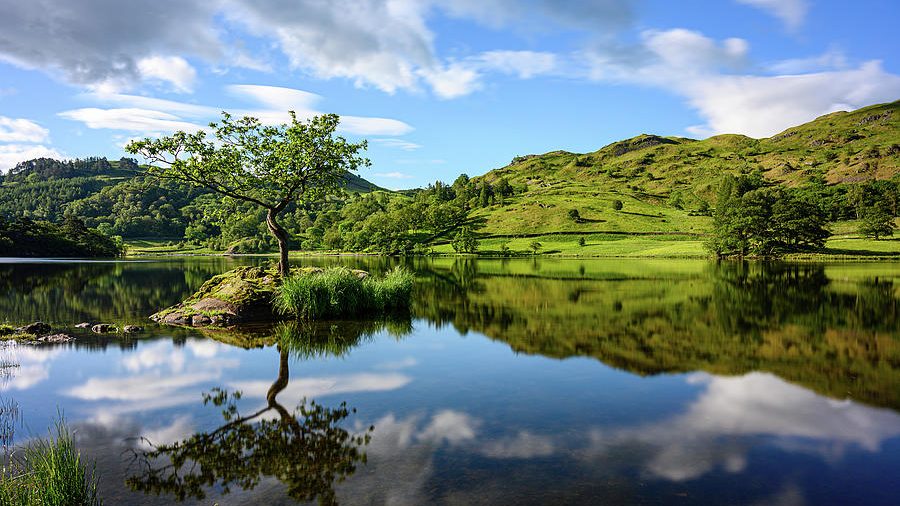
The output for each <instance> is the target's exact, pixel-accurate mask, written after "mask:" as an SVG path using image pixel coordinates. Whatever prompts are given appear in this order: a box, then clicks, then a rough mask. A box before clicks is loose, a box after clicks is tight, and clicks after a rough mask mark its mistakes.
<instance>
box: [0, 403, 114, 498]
mask: <svg viewBox="0 0 900 506" xmlns="http://www.w3.org/2000/svg"><path fill="white" fill-rule="evenodd" d="M0 504H3V505H10V506H95V505H97V506H99V505H100V504H102V501H101V500H100V497H99V496H98V494H97V474H96V472H95V469H94V467H93V466H92V467H91V471H90V472H88V470H87V464H86V463H85V462H84V461H82V459H81V454H80V453H79V452H78V450H77V449H76V448H75V440H74V438H73V437H72V434H71V433H70V432H69V429H68V428H67V427H66V425H65V422H64V421H63V420H59V421H58V422H56V437H53V435H52V434H51V436H50V437H49V438H48V439H39V440H37V441H34V442H32V443H30V444H29V445H28V446H26V447H25V448H24V449H23V450H22V454H21V455H12V456H11V457H10V458H9V462H8V465H7V466H6V467H4V468H3V469H2V472H0Z"/></svg>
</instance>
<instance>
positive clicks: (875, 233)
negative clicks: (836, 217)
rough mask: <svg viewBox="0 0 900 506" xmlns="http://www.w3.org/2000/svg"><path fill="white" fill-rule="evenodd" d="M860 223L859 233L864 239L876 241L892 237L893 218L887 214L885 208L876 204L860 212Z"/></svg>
mask: <svg viewBox="0 0 900 506" xmlns="http://www.w3.org/2000/svg"><path fill="white" fill-rule="evenodd" d="M861 218H862V222H861V223H860V225H859V233H860V234H862V235H864V236H866V237H873V238H875V240H876V241H877V240H878V239H880V238H882V237H886V236H892V235H894V216H893V215H892V214H891V213H890V212H888V209H887V206H885V205H884V204H883V203H881V202H878V203H876V204H874V205H872V206H869V207H865V208H864V209H863V211H862V217H861Z"/></svg>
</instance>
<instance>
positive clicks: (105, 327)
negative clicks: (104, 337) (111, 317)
mask: <svg viewBox="0 0 900 506" xmlns="http://www.w3.org/2000/svg"><path fill="white" fill-rule="evenodd" d="M115 331H116V328H115V327H114V326H112V325H110V324H109V323H98V324H96V325H94V326H93V327H91V332H93V333H95V334H106V333H107V332H115Z"/></svg>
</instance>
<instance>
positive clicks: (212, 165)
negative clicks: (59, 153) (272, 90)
mask: <svg viewBox="0 0 900 506" xmlns="http://www.w3.org/2000/svg"><path fill="white" fill-rule="evenodd" d="M290 115H291V122H290V123H287V124H281V125H263V124H262V123H260V121H259V120H258V119H256V118H252V117H249V116H245V117H243V118H241V119H232V117H231V115H230V114H228V113H226V112H223V113H222V120H221V121H220V122H219V123H210V125H209V129H210V132H211V135H208V134H207V132H206V131H203V130H201V131H198V132H196V133H186V132H175V133H174V134H173V135H170V136H166V137H162V138H159V139H149V138H147V139H143V140H137V141H132V142H130V143H128V145H127V146H125V150H126V151H128V152H129V153H134V154H140V155H142V156H144V158H146V159H147V161H148V162H150V164H151V167H150V169H149V170H148V173H149V174H150V175H153V176H157V177H160V178H163V179H175V180H178V181H183V182H186V183H189V184H192V185H195V186H199V187H202V188H206V189H208V190H211V191H213V192H215V193H218V194H220V195H224V196H226V197H230V198H233V199H236V200H243V201H246V202H252V203H254V204H256V205H258V206H260V207H262V208H263V209H265V210H266V226H267V227H268V228H269V232H271V233H272V235H273V236H275V238H276V239H277V240H278V252H279V255H280V259H279V263H278V270H279V272H280V273H281V275H282V276H285V275H287V273H288V268H289V267H288V234H287V231H286V230H285V229H284V227H282V226H281V224H279V223H278V220H277V217H278V215H279V213H281V212H282V211H284V210H285V209H286V208H287V207H288V205H290V204H291V203H293V202H311V201H319V200H323V199H324V198H325V197H326V196H327V195H328V194H330V193H334V192H336V191H337V190H338V188H340V186H341V184H342V182H343V180H344V174H345V173H346V171H351V170H356V169H358V168H359V167H360V166H368V165H369V160H368V159H366V158H363V157H362V156H360V155H359V152H360V151H361V150H364V149H365V148H366V142H365V141H362V142H359V143H351V142H347V140H346V139H344V138H343V137H340V136H335V135H334V131H335V129H336V128H337V126H338V123H339V122H340V118H339V117H338V116H337V115H336V114H323V115H321V116H315V117H313V118H311V119H309V120H307V121H299V120H298V119H297V115H296V114H295V113H294V112H293V111H291V112H290Z"/></svg>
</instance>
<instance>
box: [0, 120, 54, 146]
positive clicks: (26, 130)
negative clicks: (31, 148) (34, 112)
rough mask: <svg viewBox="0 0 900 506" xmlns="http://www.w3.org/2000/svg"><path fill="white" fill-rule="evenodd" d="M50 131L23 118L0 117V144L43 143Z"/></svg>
mask: <svg viewBox="0 0 900 506" xmlns="http://www.w3.org/2000/svg"><path fill="white" fill-rule="evenodd" d="M49 135H50V131H49V130H47V129H46V128H44V127H42V126H40V125H38V124H37V123H35V122H33V121H31V120H27V119H24V118H7V117H6V116H0V142H27V143H39V142H44V141H46V140H47V137H49Z"/></svg>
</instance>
